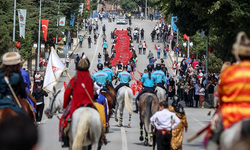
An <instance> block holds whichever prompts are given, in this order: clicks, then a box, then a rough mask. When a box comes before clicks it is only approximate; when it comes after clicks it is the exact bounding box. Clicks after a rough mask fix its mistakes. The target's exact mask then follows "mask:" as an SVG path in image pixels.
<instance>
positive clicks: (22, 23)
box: [18, 9, 26, 39]
mask: <svg viewBox="0 0 250 150" xmlns="http://www.w3.org/2000/svg"><path fill="white" fill-rule="evenodd" d="M18 20H19V36H20V37H23V38H24V39H25V23H26V9H18Z"/></svg>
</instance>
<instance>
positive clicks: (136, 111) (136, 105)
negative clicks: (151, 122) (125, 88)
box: [133, 99, 138, 113]
mask: <svg viewBox="0 0 250 150" xmlns="http://www.w3.org/2000/svg"><path fill="white" fill-rule="evenodd" d="M133 112H134V113H138V104H137V99H135V110H134V111H133Z"/></svg>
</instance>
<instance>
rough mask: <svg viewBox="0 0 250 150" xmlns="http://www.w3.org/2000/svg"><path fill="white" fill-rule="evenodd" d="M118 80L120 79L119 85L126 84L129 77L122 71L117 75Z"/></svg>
mask: <svg viewBox="0 0 250 150" xmlns="http://www.w3.org/2000/svg"><path fill="white" fill-rule="evenodd" d="M118 78H119V79H120V83H128V82H129V80H130V79H131V76H130V74H129V73H128V72H127V71H122V72H120V73H119V74H118Z"/></svg>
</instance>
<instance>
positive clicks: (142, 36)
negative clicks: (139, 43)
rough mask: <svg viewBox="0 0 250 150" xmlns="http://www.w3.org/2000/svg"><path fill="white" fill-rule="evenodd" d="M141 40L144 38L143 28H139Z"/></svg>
mask: <svg viewBox="0 0 250 150" xmlns="http://www.w3.org/2000/svg"><path fill="white" fill-rule="evenodd" d="M141 40H144V29H143V28H142V29H141Z"/></svg>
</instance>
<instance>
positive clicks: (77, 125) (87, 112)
mask: <svg viewBox="0 0 250 150" xmlns="http://www.w3.org/2000/svg"><path fill="white" fill-rule="evenodd" d="M63 96H64V93H62V92H61V93H60V91H59V92H56V90H54V92H53V93H52V97H51V98H50V104H49V106H48V108H47V109H46V111H45V114H46V115H47V116H48V118H49V119H50V118H52V117H53V114H55V113H56V111H59V110H60V109H61V108H62V105H63ZM102 128H103V127H102V123H101V119H100V115H99V113H98V111H97V110H95V109H92V108H89V107H80V108H78V109H76V110H75V111H74V113H73V115H72V122H71V125H70V128H69V132H68V136H69V139H70V140H69V141H70V147H69V150H81V149H86V150H87V149H88V146H89V145H92V149H93V150H96V149H97V147H98V143H99V140H100V138H101V135H102Z"/></svg>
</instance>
